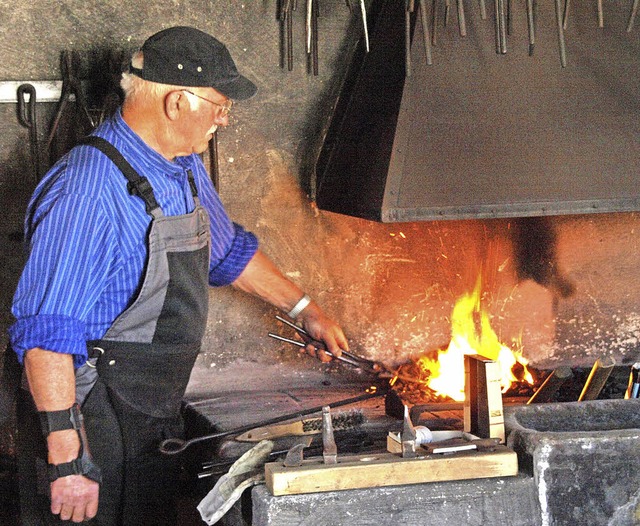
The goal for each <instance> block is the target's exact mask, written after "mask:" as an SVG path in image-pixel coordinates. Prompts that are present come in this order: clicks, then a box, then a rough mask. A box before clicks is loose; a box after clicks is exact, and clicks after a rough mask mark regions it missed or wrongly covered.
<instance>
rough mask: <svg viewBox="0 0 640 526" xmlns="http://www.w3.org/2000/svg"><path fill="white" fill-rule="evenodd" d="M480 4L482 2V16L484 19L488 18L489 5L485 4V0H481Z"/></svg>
mask: <svg viewBox="0 0 640 526" xmlns="http://www.w3.org/2000/svg"><path fill="white" fill-rule="evenodd" d="M479 4H480V18H481V19H482V20H486V19H487V6H486V4H485V1H484V0H479Z"/></svg>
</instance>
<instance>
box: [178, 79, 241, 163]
mask: <svg viewBox="0 0 640 526" xmlns="http://www.w3.org/2000/svg"><path fill="white" fill-rule="evenodd" d="M181 91H182V94H183V95H184V96H185V97H186V100H187V101H188V108H187V109H186V110H185V111H188V114H187V115H186V118H184V119H181V122H180V125H179V129H178V130H177V131H178V134H177V140H178V141H179V142H180V144H181V150H184V154H183V155H189V154H192V153H202V152H204V151H205V150H207V148H208V145H209V141H210V140H211V138H212V137H213V134H214V133H215V131H216V130H217V128H218V127H219V126H227V125H228V124H229V111H230V105H231V101H230V100H229V99H227V98H226V97H225V96H224V95H222V94H221V93H220V92H218V91H216V90H215V89H213V88H189V89H188V90H186V89H185V90H181Z"/></svg>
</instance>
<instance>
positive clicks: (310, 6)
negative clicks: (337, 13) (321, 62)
mask: <svg viewBox="0 0 640 526" xmlns="http://www.w3.org/2000/svg"><path fill="white" fill-rule="evenodd" d="M319 12H320V11H319V7H318V0H315V2H314V1H313V0H307V16H306V24H305V27H306V31H305V34H306V36H307V56H308V57H309V59H310V64H311V69H312V71H313V74H314V75H317V74H318V15H319Z"/></svg>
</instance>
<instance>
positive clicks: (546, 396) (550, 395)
mask: <svg viewBox="0 0 640 526" xmlns="http://www.w3.org/2000/svg"><path fill="white" fill-rule="evenodd" d="M572 376H573V372H572V371H571V367H558V368H557V369H555V370H553V371H552V372H551V373H550V374H549V376H547V377H546V378H545V380H544V382H542V385H541V386H540V387H539V388H538V390H537V391H536V392H535V393H533V396H532V397H531V398H529V400H528V401H527V404H537V403H543V402H552V401H553V399H554V396H555V394H556V393H557V392H558V390H559V389H560V387H562V385H563V384H564V383H565V382H566V381H567V380H568V379H569V378H571V377H572Z"/></svg>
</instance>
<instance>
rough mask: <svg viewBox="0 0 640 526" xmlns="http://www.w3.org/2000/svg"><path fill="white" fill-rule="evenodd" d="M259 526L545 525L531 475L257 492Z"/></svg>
mask: <svg viewBox="0 0 640 526" xmlns="http://www.w3.org/2000/svg"><path fill="white" fill-rule="evenodd" d="M252 502H253V517H252V522H251V524H252V525H254V526H267V525H272V526H294V525H296V526H298V525H307V526H343V525H347V524H348V525H349V526H371V525H372V524H376V525H379V526H385V525H389V526H397V525H399V524H403V525H420V526H430V525H433V526H461V525H465V526H491V525H496V526H536V525H539V524H541V522H540V511H539V508H538V502H537V498H536V489H535V486H534V483H533V479H532V478H531V477H528V476H523V475H519V476H516V477H505V478H492V479H475V480H465V481H452V482H439V483H430V484H415V485H411V486H394V487H389V488H368V489H361V490H348V491H334V492H327V493H314V494H309V495H290V496H283V497H274V496H272V495H271V494H270V493H269V491H268V490H267V488H266V487H265V486H256V487H255V488H254V489H253V490H252Z"/></svg>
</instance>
